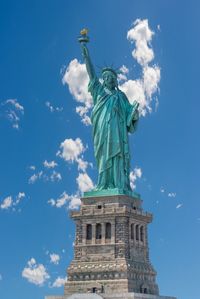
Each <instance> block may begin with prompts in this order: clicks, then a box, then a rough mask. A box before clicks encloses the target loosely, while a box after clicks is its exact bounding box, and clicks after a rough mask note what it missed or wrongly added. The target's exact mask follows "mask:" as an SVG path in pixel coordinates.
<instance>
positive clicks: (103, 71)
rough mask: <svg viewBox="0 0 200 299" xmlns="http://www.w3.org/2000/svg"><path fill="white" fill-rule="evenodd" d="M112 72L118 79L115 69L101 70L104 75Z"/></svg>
mask: <svg viewBox="0 0 200 299" xmlns="http://www.w3.org/2000/svg"><path fill="white" fill-rule="evenodd" d="M107 71H108V72H112V73H113V74H114V75H115V76H116V77H117V71H116V70H114V69H113V68H111V67H104V68H103V69H102V70H101V73H102V75H103V74H104V73H105V72H107Z"/></svg>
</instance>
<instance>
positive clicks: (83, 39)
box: [79, 29, 96, 80]
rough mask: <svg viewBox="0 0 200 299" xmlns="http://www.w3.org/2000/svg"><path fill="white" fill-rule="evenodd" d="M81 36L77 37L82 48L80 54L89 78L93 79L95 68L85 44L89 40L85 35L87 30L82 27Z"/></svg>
mask: <svg viewBox="0 0 200 299" xmlns="http://www.w3.org/2000/svg"><path fill="white" fill-rule="evenodd" d="M80 33H81V36H80V37H79V42H80V44H81V50H82V55H83V57H84V61H85V65H86V69H87V73H88V75H89V78H90V80H92V79H94V78H95V77H96V74H95V70H94V67H93V64H92V61H91V58H90V55H89V51H88V48H87V46H86V43H88V42H89V37H88V36H87V33H88V30H87V29H83V30H81V32H80Z"/></svg>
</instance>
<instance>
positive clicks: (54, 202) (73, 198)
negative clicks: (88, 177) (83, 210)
mask: <svg viewBox="0 0 200 299" xmlns="http://www.w3.org/2000/svg"><path fill="white" fill-rule="evenodd" d="M48 203H49V204H50V205H51V206H53V207H56V208H61V207H63V206H67V205H68V208H69V209H70V210H74V209H78V208H79V206H80V204H81V200H80V196H79V195H78V194H75V195H68V194H67V193H66V192H65V191H64V192H63V193H62V194H61V195H60V196H59V197H58V198H57V199H53V198H51V199H49V200H48Z"/></svg>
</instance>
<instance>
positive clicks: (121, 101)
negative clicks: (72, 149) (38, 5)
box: [79, 29, 139, 194]
mask: <svg viewBox="0 0 200 299" xmlns="http://www.w3.org/2000/svg"><path fill="white" fill-rule="evenodd" d="M88 41H89V38H88V36H87V29H83V30H82V31H81V36H80V38H79V42H80V44H81V49H82V54H83V57H84V61H85V64H86V69H87V72H88V75H89V79H90V82H89V85H88V90H89V92H90V93H91V95H92V98H93V103H94V107H93V110H92V115H91V121H92V125H93V142H94V153H95V158H96V162H97V166H98V173H99V175H98V183H97V186H96V189H95V190H96V191H100V190H102V191H103V190H106V192H107V193H109V191H111V192H112V190H118V193H119V194H130V193H131V192H132V191H131V187H130V180H129V172H130V151H129V141H128V133H133V132H134V131H135V129H136V124H137V121H138V118H139V116H138V106H139V104H138V103H137V102H134V103H133V105H131V104H130V103H129V101H128V99H127V97H126V95H125V94H124V93H123V92H122V91H121V90H120V89H119V88H118V82H117V73H116V71H115V70H114V69H112V68H109V67H106V68H103V69H102V77H103V83H100V82H99V79H98V78H97V75H96V73H95V70H94V67H93V64H92V62H91V59H90V56H89V52H88V48H87V46H86V43H87V42H88Z"/></svg>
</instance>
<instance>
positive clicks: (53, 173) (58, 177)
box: [50, 170, 62, 182]
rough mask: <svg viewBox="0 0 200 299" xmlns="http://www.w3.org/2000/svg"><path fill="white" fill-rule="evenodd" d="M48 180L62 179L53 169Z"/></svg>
mask: <svg viewBox="0 0 200 299" xmlns="http://www.w3.org/2000/svg"><path fill="white" fill-rule="evenodd" d="M50 180H51V181H52V182H55V181H60V180H62V176H61V174H60V173H59V172H57V171H55V170H53V172H52V174H51V175H50Z"/></svg>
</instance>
